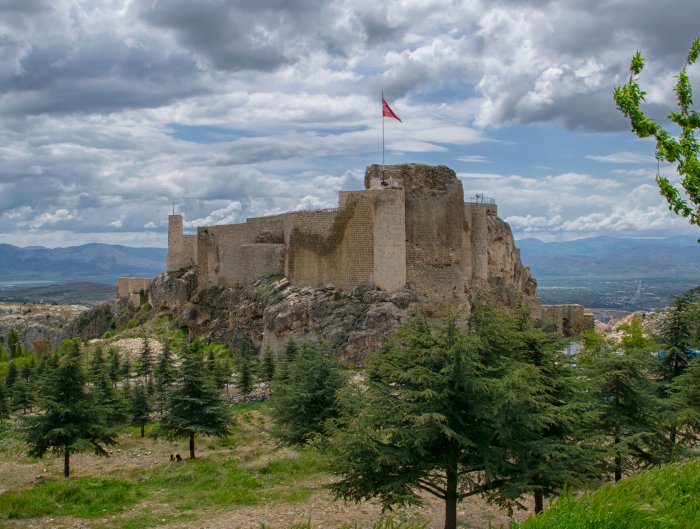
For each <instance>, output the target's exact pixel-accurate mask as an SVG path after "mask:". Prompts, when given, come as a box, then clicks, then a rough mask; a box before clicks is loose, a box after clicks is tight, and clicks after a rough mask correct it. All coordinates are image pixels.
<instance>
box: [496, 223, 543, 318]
mask: <svg viewBox="0 0 700 529" xmlns="http://www.w3.org/2000/svg"><path fill="white" fill-rule="evenodd" d="M486 221H487V227H488V277H489V285H490V287H491V289H492V290H499V291H504V292H506V293H507V295H511V296H512V294H513V293H514V292H518V293H520V294H521V295H522V296H523V298H524V299H526V300H528V301H529V302H530V304H531V306H532V307H533V309H534V310H535V312H539V308H540V301H539V298H538V297H537V281H535V279H534V278H533V277H532V274H531V273H530V269H529V268H527V267H525V266H524V265H523V263H522V262H521V261H520V250H518V249H517V248H516V247H515V240H514V239H513V232H512V231H511V229H510V226H509V225H508V223H507V222H505V221H504V220H503V219H501V218H500V217H499V216H498V215H496V214H489V215H488V216H487V218H486ZM503 301H504V302H506V303H509V302H510V301H511V300H509V299H504V300H503Z"/></svg>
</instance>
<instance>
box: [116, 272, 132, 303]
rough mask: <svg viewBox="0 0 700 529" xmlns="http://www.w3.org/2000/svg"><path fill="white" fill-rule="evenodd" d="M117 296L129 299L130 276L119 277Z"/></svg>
mask: <svg viewBox="0 0 700 529" xmlns="http://www.w3.org/2000/svg"><path fill="white" fill-rule="evenodd" d="M117 297H118V298H121V299H127V298H128V297H129V278H128V277H119V278H117Z"/></svg>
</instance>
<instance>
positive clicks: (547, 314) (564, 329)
mask: <svg viewBox="0 0 700 529" xmlns="http://www.w3.org/2000/svg"><path fill="white" fill-rule="evenodd" d="M592 316H593V313H592V312H591V311H590V310H587V309H584V307H583V305H575V304H570V305H542V309H541V316H540V321H541V322H542V323H543V324H544V325H545V326H550V327H552V328H553V329H555V330H556V331H557V332H559V333H561V334H563V335H564V336H575V335H577V334H580V333H582V332H583V331H585V330H587V329H592V328H593V321H591V320H592Z"/></svg>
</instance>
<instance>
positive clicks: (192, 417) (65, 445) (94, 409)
mask: <svg viewBox="0 0 700 529" xmlns="http://www.w3.org/2000/svg"><path fill="white" fill-rule="evenodd" d="M124 364H126V365H127V367H124ZM129 364H130V361H129V360H128V357H125V358H124V360H123V361H121V360H120V359H119V356H118V354H117V353H116V352H115V351H109V352H108V354H107V358H105V355H104V354H103V353H102V351H101V349H99V348H98V349H97V350H95V351H94V352H93V354H92V355H91V357H90V358H89V359H87V358H86V357H85V354H84V352H83V351H82V350H81V348H80V345H79V342H78V341H76V340H67V341H65V342H64V343H63V344H62V345H61V347H60V348H59V351H57V352H56V353H55V354H54V355H50V356H48V357H46V358H45V359H42V362H41V363H40V364H39V366H38V367H36V368H35V369H34V370H33V371H32V379H31V385H32V387H33V388H34V389H33V391H32V392H31V394H32V396H31V406H34V407H35V412H34V413H31V414H27V415H25V416H24V418H23V420H22V421H21V429H22V433H23V434H24V437H25V440H26V441H27V443H28V445H29V447H30V450H29V452H30V454H31V455H33V456H35V457H42V456H43V455H44V454H45V453H47V452H48V451H52V452H55V453H58V454H61V455H62V456H63V458H64V475H65V476H69V474H70V456H71V454H73V453H75V452H81V451H85V450H93V451H94V452H95V453H96V454H98V455H104V456H106V455H108V451H107V449H106V447H107V446H109V445H113V444H115V443H116V441H117V433H118V431H119V429H120V428H121V427H122V426H124V425H125V424H127V423H130V424H134V425H138V426H140V427H141V435H142V436H143V435H144V427H145V425H146V424H147V423H148V422H150V421H151V420H152V418H153V415H154V413H156V414H157V415H158V417H159V418H160V422H159V425H158V427H157V429H156V430H155V432H154V433H155V435H157V436H163V437H165V438H167V439H173V440H174V439H182V438H184V439H188V441H189V450H190V457H191V458H194V457H195V438H196V436H197V435H217V436H222V435H226V434H228V433H229V425H230V423H231V417H230V414H229V411H228V408H227V407H226V403H225V399H224V395H223V392H222V391H221V387H220V386H221V384H222V382H221V372H220V371H219V370H218V368H220V362H217V361H216V359H213V358H212V357H211V356H206V355H205V354H204V351H203V346H202V344H201V342H195V343H193V344H190V345H189V346H183V348H182V351H181V352H180V358H179V359H178V360H177V361H176V360H175V358H174V355H172V353H171V352H170V351H169V349H168V348H165V349H164V350H163V352H162V353H161V354H160V355H159V356H158V359H157V360H156V359H155V358H154V357H153V351H152V349H151V348H150V346H149V343H148V341H147V340H144V346H143V350H142V351H141V352H140V353H139V355H138V357H137V359H136V362H135V364H136V366H135V373H136V376H135V377H133V378H132V376H133V372H132V370H131V368H130V367H128V365H129ZM175 364H179V366H178V367H175ZM12 365H14V364H12ZM30 365H31V364H25V367H27V366H30ZM15 371H16V370H15ZM23 372H24V369H23ZM12 373H13V370H12V367H11V368H10V372H9V373H8V378H9V379H11V378H12ZM217 375H218V376H217ZM20 383H24V381H22V382H20V380H19V379H18V380H16V381H15V382H14V383H11V384H8V382H7V381H6V386H5V387H8V386H9V387H10V388H13V391H15V390H16V388H17V386H18V384H20ZM1 393H3V394H7V393H8V392H7V390H4V391H3V392H1ZM2 397H3V395H0V408H2V410H0V411H3V415H6V414H7V412H8V411H9V406H7V402H8V401H7V400H6V399H5V398H2Z"/></svg>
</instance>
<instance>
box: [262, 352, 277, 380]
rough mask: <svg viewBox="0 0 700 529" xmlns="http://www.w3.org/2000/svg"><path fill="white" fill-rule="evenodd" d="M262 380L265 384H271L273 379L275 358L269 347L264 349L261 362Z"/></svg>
mask: <svg viewBox="0 0 700 529" xmlns="http://www.w3.org/2000/svg"><path fill="white" fill-rule="evenodd" d="M261 374H262V379H263V380H264V381H265V382H268V383H269V382H272V380H273V379H274V378H275V357H274V355H273V353H272V349H271V348H270V346H268V347H266V348H265V354H264V355H263V361H262V373H261Z"/></svg>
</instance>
